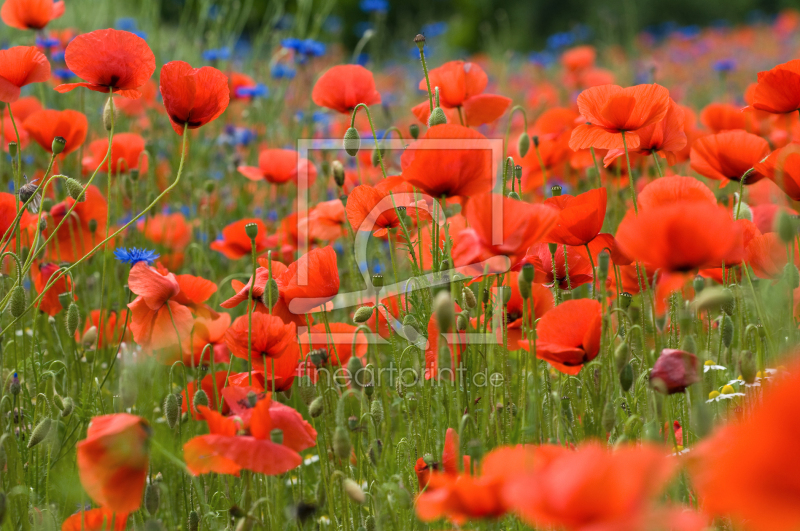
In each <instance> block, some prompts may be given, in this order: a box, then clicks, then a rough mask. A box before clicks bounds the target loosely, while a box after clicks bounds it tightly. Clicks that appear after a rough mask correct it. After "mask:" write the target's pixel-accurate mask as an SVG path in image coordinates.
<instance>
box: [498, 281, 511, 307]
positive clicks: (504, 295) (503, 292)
mask: <svg viewBox="0 0 800 531" xmlns="http://www.w3.org/2000/svg"><path fill="white" fill-rule="evenodd" d="M498 289H499V290H500V293H498V295H500V300H501V301H503V306H508V301H510V300H511V288H510V287H508V286H500V287H499V288H498Z"/></svg>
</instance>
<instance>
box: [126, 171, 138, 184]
mask: <svg viewBox="0 0 800 531" xmlns="http://www.w3.org/2000/svg"><path fill="white" fill-rule="evenodd" d="M128 177H129V178H130V180H131V181H133V182H136V181H138V180H139V168H133V169H131V171H130V172H129V173H128Z"/></svg>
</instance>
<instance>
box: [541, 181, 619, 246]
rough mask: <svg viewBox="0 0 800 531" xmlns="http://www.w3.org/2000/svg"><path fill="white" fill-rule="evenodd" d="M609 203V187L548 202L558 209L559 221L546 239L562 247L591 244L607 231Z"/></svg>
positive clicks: (548, 200)
mask: <svg viewBox="0 0 800 531" xmlns="http://www.w3.org/2000/svg"><path fill="white" fill-rule="evenodd" d="M607 200H608V197H607V193H606V189H605V188H597V189H595V190H589V191H588V192H586V193H583V194H580V195H577V196H571V195H569V194H564V195H560V196H555V197H551V198H549V199H547V200H546V201H545V202H544V204H545V205H548V206H551V207H553V208H555V209H556V210H558V218H557V220H556V225H555V226H554V227H553V228H552V229H550V232H549V233H548V234H547V236H545V237H544V239H545V240H547V241H549V242H551V243H558V244H562V245H573V246H574V245H586V244H588V243H589V242H591V241H592V240H593V239H595V237H597V235H598V234H599V233H600V229H602V228H603V221H605V217H606V202H607Z"/></svg>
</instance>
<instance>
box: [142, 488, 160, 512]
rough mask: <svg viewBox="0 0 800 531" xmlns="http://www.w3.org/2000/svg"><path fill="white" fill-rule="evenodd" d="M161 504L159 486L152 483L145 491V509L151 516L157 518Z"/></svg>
mask: <svg viewBox="0 0 800 531" xmlns="http://www.w3.org/2000/svg"><path fill="white" fill-rule="evenodd" d="M160 502H161V491H160V490H159V488H158V485H156V484H155V483H150V484H148V485H147V488H145V489H144V508H145V509H147V512H148V513H150V516H155V514H156V511H158V506H159V504H160Z"/></svg>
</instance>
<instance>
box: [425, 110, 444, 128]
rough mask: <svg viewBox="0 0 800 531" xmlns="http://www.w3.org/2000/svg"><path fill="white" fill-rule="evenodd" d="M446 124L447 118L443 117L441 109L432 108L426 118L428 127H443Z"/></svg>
mask: <svg viewBox="0 0 800 531" xmlns="http://www.w3.org/2000/svg"><path fill="white" fill-rule="evenodd" d="M446 123H447V116H445V114H444V111H443V110H442V108H441V107H434V108H433V111H431V115H430V116H429V117H428V127H434V126H436V125H444V124H446Z"/></svg>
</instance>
